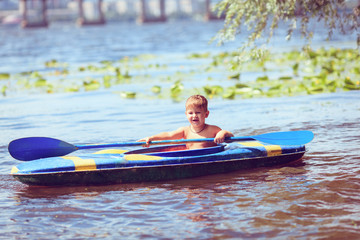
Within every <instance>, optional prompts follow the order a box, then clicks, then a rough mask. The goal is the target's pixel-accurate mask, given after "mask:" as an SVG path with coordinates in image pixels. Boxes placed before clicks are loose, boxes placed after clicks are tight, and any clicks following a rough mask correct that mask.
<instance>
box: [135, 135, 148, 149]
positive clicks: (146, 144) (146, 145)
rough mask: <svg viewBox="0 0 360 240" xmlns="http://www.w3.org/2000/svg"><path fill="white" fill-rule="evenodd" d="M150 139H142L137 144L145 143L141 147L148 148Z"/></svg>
mask: <svg viewBox="0 0 360 240" xmlns="http://www.w3.org/2000/svg"><path fill="white" fill-rule="evenodd" d="M150 141H151V140H150V137H146V138H142V139H140V140H137V142H145V144H144V145H142V146H143V147H150Z"/></svg>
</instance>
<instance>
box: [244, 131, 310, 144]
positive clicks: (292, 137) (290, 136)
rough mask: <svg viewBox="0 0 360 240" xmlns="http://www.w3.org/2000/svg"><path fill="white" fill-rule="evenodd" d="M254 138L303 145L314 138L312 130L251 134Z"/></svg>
mask: <svg viewBox="0 0 360 240" xmlns="http://www.w3.org/2000/svg"><path fill="white" fill-rule="evenodd" d="M251 137H252V138H254V139H256V140H258V141H261V142H266V143H271V144H276V145H303V144H306V143H309V142H311V141H312V140H313V138H314V134H313V132H311V131H289V132H273V133H265V134H261V135H256V136H251Z"/></svg>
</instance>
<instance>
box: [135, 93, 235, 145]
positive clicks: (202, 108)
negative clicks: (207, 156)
mask: <svg viewBox="0 0 360 240" xmlns="http://www.w3.org/2000/svg"><path fill="white" fill-rule="evenodd" d="M185 109H186V110H185V114H186V118H187V119H188V121H189V123H190V126H186V127H181V128H179V129H177V130H175V131H171V132H162V133H159V134H156V135H153V136H150V137H146V138H142V139H140V140H139V142H146V144H147V145H146V146H149V143H150V142H151V141H155V140H174V139H194V138H214V142H194V143H187V144H186V148H187V149H197V148H205V147H213V146H216V145H217V144H218V143H222V142H224V140H225V138H226V137H233V136H234V135H233V134H232V133H231V132H229V131H226V130H222V129H221V128H219V127H218V126H215V125H209V124H206V123H205V118H207V117H208V116H209V110H208V101H207V99H206V98H205V97H204V96H201V95H193V96H191V97H189V98H188V99H187V101H186V104H185Z"/></svg>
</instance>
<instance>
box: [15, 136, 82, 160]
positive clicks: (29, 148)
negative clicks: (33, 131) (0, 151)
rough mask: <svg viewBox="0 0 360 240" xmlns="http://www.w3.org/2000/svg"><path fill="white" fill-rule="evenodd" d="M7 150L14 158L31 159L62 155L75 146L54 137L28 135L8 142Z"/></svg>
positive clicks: (73, 149) (69, 151) (74, 148)
mask: <svg viewBox="0 0 360 240" xmlns="http://www.w3.org/2000/svg"><path fill="white" fill-rule="evenodd" d="M8 150H9V153H10V155H11V156H12V157H13V158H15V159H18V160H22V161H31V160H35V159H40V158H47V157H58V156H64V155H66V154H68V153H71V152H73V151H75V150H77V147H76V146H74V145H72V144H70V143H67V142H64V141H61V140H57V139H54V138H47V137H28V138H20V139H16V140H14V141H12V142H10V143H9V147H8Z"/></svg>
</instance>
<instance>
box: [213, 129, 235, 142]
mask: <svg viewBox="0 0 360 240" xmlns="http://www.w3.org/2000/svg"><path fill="white" fill-rule="evenodd" d="M233 136H234V134H232V133H231V132H229V131H225V130H221V131H219V132H218V133H217V134H216V136H215V139H214V142H215V143H216V144H219V143H223V142H224V141H225V138H226V137H233Z"/></svg>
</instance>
